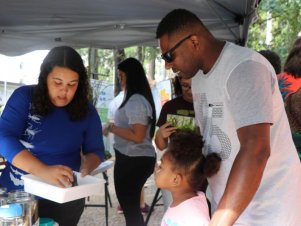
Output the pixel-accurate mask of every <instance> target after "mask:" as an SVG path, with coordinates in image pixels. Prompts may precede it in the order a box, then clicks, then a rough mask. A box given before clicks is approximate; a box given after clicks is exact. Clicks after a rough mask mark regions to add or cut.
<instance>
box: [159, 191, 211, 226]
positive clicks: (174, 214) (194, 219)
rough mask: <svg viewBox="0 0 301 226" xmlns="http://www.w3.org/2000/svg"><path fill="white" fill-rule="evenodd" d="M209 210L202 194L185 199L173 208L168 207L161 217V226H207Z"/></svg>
mask: <svg viewBox="0 0 301 226" xmlns="http://www.w3.org/2000/svg"><path fill="white" fill-rule="evenodd" d="M209 221H210V217H209V209H208V205H207V201H206V197H205V195H204V193H203V192H199V193H198V196H195V197H193V198H190V199H187V200H185V201H184V202H182V203H180V204H179V205H177V206H175V207H169V208H168V209H167V211H166V213H165V214H164V216H163V219H162V221H161V226H188V225H189V226H207V225H208V224H209Z"/></svg>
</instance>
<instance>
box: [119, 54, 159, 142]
mask: <svg viewBox="0 0 301 226" xmlns="http://www.w3.org/2000/svg"><path fill="white" fill-rule="evenodd" d="M118 70H120V71H122V72H124V73H125V74H126V92H125V98H124V100H123V102H122V103H121V105H120V107H119V108H122V107H123V106H124V105H125V104H126V102H127V101H128V100H129V99H130V97H131V96H132V95H134V94H140V95H142V96H144V97H145V99H146V100H147V101H148V102H149V104H150V105H151V107H152V110H153V112H152V119H150V122H151V129H150V137H151V138H152V137H153V136H154V133H155V127H156V108H155V102H154V99H153V95H152V91H151V88H150V86H149V83H148V80H147V78H146V75H145V71H144V69H143V66H142V64H141V63H140V62H139V61H138V60H137V59H135V58H132V57H130V58H127V59H125V60H124V61H122V62H120V63H119V64H118Z"/></svg>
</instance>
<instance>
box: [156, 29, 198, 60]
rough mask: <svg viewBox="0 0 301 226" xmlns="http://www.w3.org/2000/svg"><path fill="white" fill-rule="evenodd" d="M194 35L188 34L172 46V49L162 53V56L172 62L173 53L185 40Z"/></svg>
mask: <svg viewBox="0 0 301 226" xmlns="http://www.w3.org/2000/svg"><path fill="white" fill-rule="evenodd" d="M191 36H192V35H188V36H186V37H185V38H183V39H182V40H180V41H179V42H178V43H177V44H176V45H175V46H174V47H172V48H171V49H170V50H168V51H167V52H165V53H163V54H162V55H161V58H162V59H163V60H165V61H166V62H167V63H171V62H172V61H173V60H174V59H173V57H172V53H173V52H174V51H175V50H176V49H177V48H178V47H179V46H180V45H182V43H183V42H185V41H186V40H187V39H189V38H190V37H191Z"/></svg>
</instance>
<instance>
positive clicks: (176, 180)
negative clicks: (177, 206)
mask: <svg viewBox="0 0 301 226" xmlns="http://www.w3.org/2000/svg"><path fill="white" fill-rule="evenodd" d="M182 180H183V178H182V175H181V174H179V173H176V174H174V177H173V181H172V185H173V186H174V187H176V186H179V185H181V182H182Z"/></svg>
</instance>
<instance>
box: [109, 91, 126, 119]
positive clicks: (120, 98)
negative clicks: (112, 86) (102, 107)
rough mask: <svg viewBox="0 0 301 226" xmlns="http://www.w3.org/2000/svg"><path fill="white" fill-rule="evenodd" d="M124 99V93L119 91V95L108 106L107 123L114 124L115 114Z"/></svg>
mask: <svg viewBox="0 0 301 226" xmlns="http://www.w3.org/2000/svg"><path fill="white" fill-rule="evenodd" d="M123 98H124V91H120V92H119V94H118V95H117V96H116V97H114V99H113V100H112V101H111V102H110V104H109V109H108V120H109V122H114V117H115V112H116V110H117V109H118V108H119V106H120V105H121V103H122V101H123Z"/></svg>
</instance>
